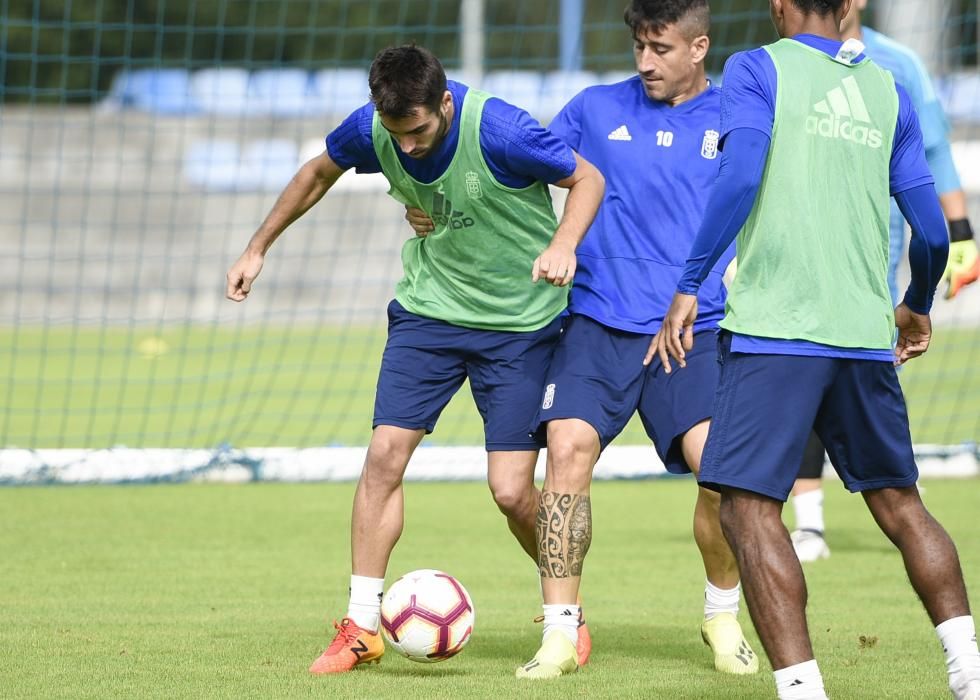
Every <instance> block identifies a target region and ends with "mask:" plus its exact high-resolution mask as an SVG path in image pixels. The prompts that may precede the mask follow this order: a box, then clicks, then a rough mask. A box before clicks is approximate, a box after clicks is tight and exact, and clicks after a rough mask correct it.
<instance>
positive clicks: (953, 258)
mask: <svg viewBox="0 0 980 700" xmlns="http://www.w3.org/2000/svg"><path fill="white" fill-rule="evenodd" d="M949 240H950V243H949V261H948V262H947V263H946V269H945V270H944V271H943V280H944V281H945V282H946V293H945V294H944V296H945V297H946V298H947V299H952V298H953V297H955V296H956V295H957V293H958V292H959V291H960V290H961V289H962V288H963V287H965V286H966V285H968V284H972V283H973V282H976V281H977V278H978V277H980V253H978V251H977V243H976V241H974V240H973V228H972V227H971V226H970V221H969V220H968V219H958V220H957V221H951V222H950V223H949Z"/></svg>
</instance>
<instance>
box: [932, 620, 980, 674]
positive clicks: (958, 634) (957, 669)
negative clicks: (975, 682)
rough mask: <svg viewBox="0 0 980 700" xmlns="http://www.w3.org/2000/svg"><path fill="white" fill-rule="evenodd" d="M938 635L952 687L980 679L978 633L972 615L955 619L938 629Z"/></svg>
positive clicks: (939, 626) (944, 623)
mask: <svg viewBox="0 0 980 700" xmlns="http://www.w3.org/2000/svg"><path fill="white" fill-rule="evenodd" d="M936 634H937V635H939V641H940V643H941V644H942V645H943V654H944V655H945V656H946V672H947V673H948V674H949V683H950V685H959V684H960V683H965V682H966V679H980V652H978V651H977V631H976V627H975V626H974V624H973V616H972V615H963V616H962V617H953V618H950V619H949V620H946V622H943V623H940V624H939V625H938V626H937V627H936Z"/></svg>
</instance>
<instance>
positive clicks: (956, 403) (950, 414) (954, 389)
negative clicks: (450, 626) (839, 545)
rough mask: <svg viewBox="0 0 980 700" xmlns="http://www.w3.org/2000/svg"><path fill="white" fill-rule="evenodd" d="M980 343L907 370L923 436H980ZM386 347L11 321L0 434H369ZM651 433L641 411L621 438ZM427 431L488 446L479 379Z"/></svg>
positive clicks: (13, 438) (230, 440)
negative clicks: (479, 408)
mask: <svg viewBox="0 0 980 700" xmlns="http://www.w3.org/2000/svg"><path fill="white" fill-rule="evenodd" d="M978 344H980V329H974V328H969V329H958V330H946V329H940V330H939V332H938V333H937V336H936V341H935V343H934V346H933V348H932V349H931V350H930V352H929V353H928V354H927V355H926V356H925V357H923V358H922V359H919V360H915V361H913V362H912V363H910V364H909V365H908V367H907V369H906V371H904V372H903V373H902V382H903V385H904V386H905V390H906V393H907V396H908V403H909V410H910V414H911V421H912V434H913V438H914V439H915V441H916V442H918V443H940V444H955V443H960V442H971V441H972V442H980V372H978V371H977V369H976V347H977V346H978ZM383 347H384V331H383V329H377V328H374V329H364V328H345V329H342V328H330V327H321V328H318V329H308V328H298V329H283V328H278V329H277V328H265V329H249V330H241V331H237V332H236V331H234V330H232V329H222V328H200V327H186V328H171V329H165V330H162V331H156V330H154V329H143V328H130V329H99V328H77V329H72V328H64V327H50V328H46V329H29V328H27V329H25V328H21V329H16V330H11V329H7V330H2V331H0V377H7V379H6V381H4V382H3V383H2V384H0V402H2V403H3V405H4V411H3V412H0V445H5V446H18V447H31V448H42V447H96V448H98V447H110V446H115V445H127V446H130V447H205V448H208V447H215V446H217V445H221V444H225V443H227V444H231V445H233V446H235V447H253V446H276V445H285V446H297V447H306V446H313V445H329V444H340V445H365V444H367V440H368V438H369V435H370V419H371V414H372V407H373V400H374V386H375V381H376V379H377V371H378V365H379V361H380V356H381V351H382V349H383ZM4 392H5V393H4ZM645 441H646V437H645V435H644V434H643V430H642V427H641V426H640V424H639V421H637V420H634V422H633V423H632V424H631V425H630V427H629V428H628V429H627V430H626V432H625V433H624V434H623V435H622V436H621V438H620V439H619V443H620V444H630V443H633V444H639V443H644V442H645ZM429 442H430V443H431V444H438V445H478V444H482V442H483V436H482V425H481V423H480V420H479V417H478V416H477V413H476V410H475V408H474V406H473V401H472V399H471V398H470V395H469V391H468V389H466V388H465V387H464V389H463V390H462V391H461V392H460V394H458V395H457V397H456V398H455V399H454V400H453V401H452V403H451V404H450V405H449V407H448V408H447V410H446V412H445V413H444V414H443V417H442V419H441V420H440V423H439V425H438V427H437V429H436V432H435V433H433V435H432V436H430V438H429Z"/></svg>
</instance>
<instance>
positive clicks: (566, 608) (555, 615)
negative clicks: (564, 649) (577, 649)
mask: <svg viewBox="0 0 980 700" xmlns="http://www.w3.org/2000/svg"><path fill="white" fill-rule="evenodd" d="M578 613H579V606H578V605H564V604H560V605H545V606H544V632H543V634H542V635H541V636H542V637H546V636H547V635H548V633H549V632H552V631H555V632H561V633H562V634H563V635H565V636H566V637H568V640H569V641H570V642H571V643H572V644H577V643H578Z"/></svg>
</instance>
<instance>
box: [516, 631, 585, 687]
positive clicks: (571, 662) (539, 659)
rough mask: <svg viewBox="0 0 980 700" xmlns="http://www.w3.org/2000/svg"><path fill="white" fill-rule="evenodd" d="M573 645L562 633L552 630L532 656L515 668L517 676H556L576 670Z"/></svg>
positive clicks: (575, 655) (535, 677) (536, 677)
mask: <svg viewBox="0 0 980 700" xmlns="http://www.w3.org/2000/svg"><path fill="white" fill-rule="evenodd" d="M577 658H578V653H577V652H576V650H575V645H574V644H573V643H572V642H571V640H569V639H568V637H566V636H565V635H564V634H562V633H561V632H557V631H552V632H551V633H549V634H548V635H547V636H546V637H545V638H544V642H542V644H541V648H540V649H538V653H537V654H535V655H534V658H533V659H531V660H530V661H528V662H527V663H526V664H524V665H523V666H519V667H518V669H517V677H518V678H534V679H538V678H558V677H559V676H565V675H568V674H569V673H575V672H576V671H577V670H578V662H577Z"/></svg>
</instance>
